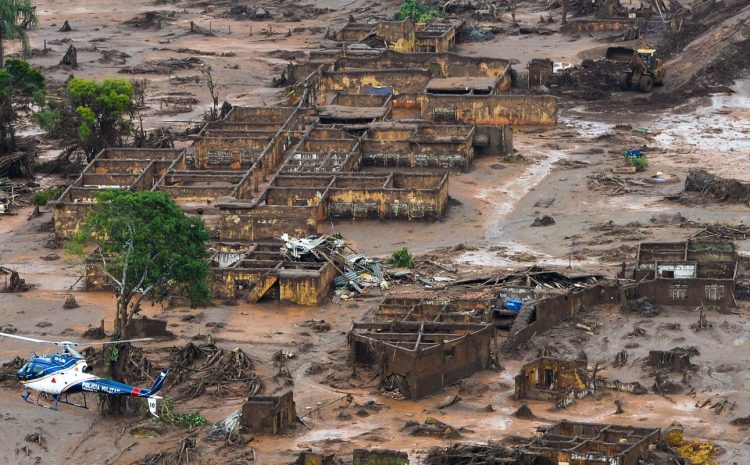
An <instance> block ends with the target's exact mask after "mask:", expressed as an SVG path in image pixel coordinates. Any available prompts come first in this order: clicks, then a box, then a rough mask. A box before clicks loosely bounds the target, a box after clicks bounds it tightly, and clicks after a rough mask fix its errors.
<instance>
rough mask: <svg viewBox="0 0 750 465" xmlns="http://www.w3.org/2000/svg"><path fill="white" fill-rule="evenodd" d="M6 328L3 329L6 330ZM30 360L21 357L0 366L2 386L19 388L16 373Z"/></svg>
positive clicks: (0, 382) (0, 383)
mask: <svg viewBox="0 0 750 465" xmlns="http://www.w3.org/2000/svg"><path fill="white" fill-rule="evenodd" d="M4 329H5V328H3V330H4ZM27 361H28V360H26V359H25V358H21V357H19V356H16V357H14V358H13V359H12V360H11V361H9V362H6V363H3V364H2V365H0V385H1V386H5V387H16V386H18V379H17V378H16V373H17V372H18V370H20V369H21V367H22V366H24V365H25V364H26V362H27Z"/></svg>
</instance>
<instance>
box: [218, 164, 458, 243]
mask: <svg viewBox="0 0 750 465" xmlns="http://www.w3.org/2000/svg"><path fill="white" fill-rule="evenodd" d="M447 201H448V175H447V173H441V174H430V173H422V174H399V173H382V174H365V173H349V174H346V173H342V174H316V175H304V176H300V175H288V174H284V175H278V176H276V177H275V178H274V180H273V181H272V182H271V183H270V185H269V186H268V187H267V188H266V189H265V190H264V191H263V193H262V194H260V195H259V197H257V198H255V199H252V200H250V201H245V200H244V199H232V200H230V201H227V202H222V203H217V207H218V208H219V209H220V211H221V223H220V231H221V239H222V240H225V241H238V240H240V241H258V240H266V239H271V238H273V237H278V236H280V235H281V234H284V233H289V234H291V235H293V236H297V237H303V236H308V235H311V234H315V233H316V232H317V225H318V223H319V222H323V221H326V220H327V219H328V218H353V219H361V218H373V219H407V220H411V219H437V218H439V217H440V216H442V214H443V213H444V211H445V208H446V205H447Z"/></svg>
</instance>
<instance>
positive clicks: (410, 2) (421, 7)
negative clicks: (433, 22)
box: [396, 0, 440, 23]
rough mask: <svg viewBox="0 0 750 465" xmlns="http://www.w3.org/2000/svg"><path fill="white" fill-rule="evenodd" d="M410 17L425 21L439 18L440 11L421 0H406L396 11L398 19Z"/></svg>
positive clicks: (417, 20)
mask: <svg viewBox="0 0 750 465" xmlns="http://www.w3.org/2000/svg"><path fill="white" fill-rule="evenodd" d="M410 17H412V18H414V21H416V22H418V23H423V22H425V21H427V20H429V19H433V18H439V17H440V11H438V10H437V9H436V8H434V7H433V6H432V5H427V4H425V3H423V2H422V1H421V0H405V1H404V2H403V3H402V4H401V5H400V6H399V9H398V11H397V12H396V19H397V20H399V21H403V20H405V19H407V18H410Z"/></svg>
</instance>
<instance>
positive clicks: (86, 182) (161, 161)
mask: <svg viewBox="0 0 750 465" xmlns="http://www.w3.org/2000/svg"><path fill="white" fill-rule="evenodd" d="M183 155H184V150H183V149H114V148H110V149H104V150H102V151H101V152H99V153H98V154H97V155H96V156H95V157H94V159H93V160H91V162H90V163H89V164H88V165H87V166H86V167H85V168H84V169H83V171H82V172H81V174H80V175H79V176H78V178H77V179H76V180H75V181H73V182H72V183H71V184H70V186H68V187H67V188H66V189H65V191H64V192H63V193H62V194H61V195H60V197H59V198H58V199H57V200H55V201H52V202H50V205H52V206H53V207H54V210H55V213H54V225H55V235H56V236H57V237H59V238H67V237H70V236H71V235H72V234H74V233H75V232H76V231H78V229H79V228H80V227H81V225H82V223H83V221H84V220H85V219H86V215H88V212H89V211H90V209H91V207H92V205H93V204H94V197H95V196H96V193H97V191H98V190H100V189H130V190H135V191H141V190H152V189H154V188H155V186H156V185H157V184H158V183H159V180H160V179H161V178H162V177H163V176H164V174H165V173H166V172H167V171H169V169H170V167H172V166H173V164H174V163H175V162H176V160H178V159H179V158H180V157H181V156H183Z"/></svg>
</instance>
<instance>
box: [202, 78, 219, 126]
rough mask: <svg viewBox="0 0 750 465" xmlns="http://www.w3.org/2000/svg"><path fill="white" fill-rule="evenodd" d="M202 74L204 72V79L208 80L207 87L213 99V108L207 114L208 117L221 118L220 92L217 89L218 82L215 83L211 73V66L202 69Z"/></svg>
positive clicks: (212, 118) (211, 118)
mask: <svg viewBox="0 0 750 465" xmlns="http://www.w3.org/2000/svg"><path fill="white" fill-rule="evenodd" d="M201 74H203V79H204V81H205V82H206V88H207V89H208V92H209V93H210V94H211V100H212V101H213V106H212V107H211V110H209V113H208V114H207V115H206V119H207V120H208V121H216V120H217V119H218V118H219V92H218V91H217V90H216V83H214V78H213V76H212V75H211V68H210V67H208V68H204V69H202V70H201Z"/></svg>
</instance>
